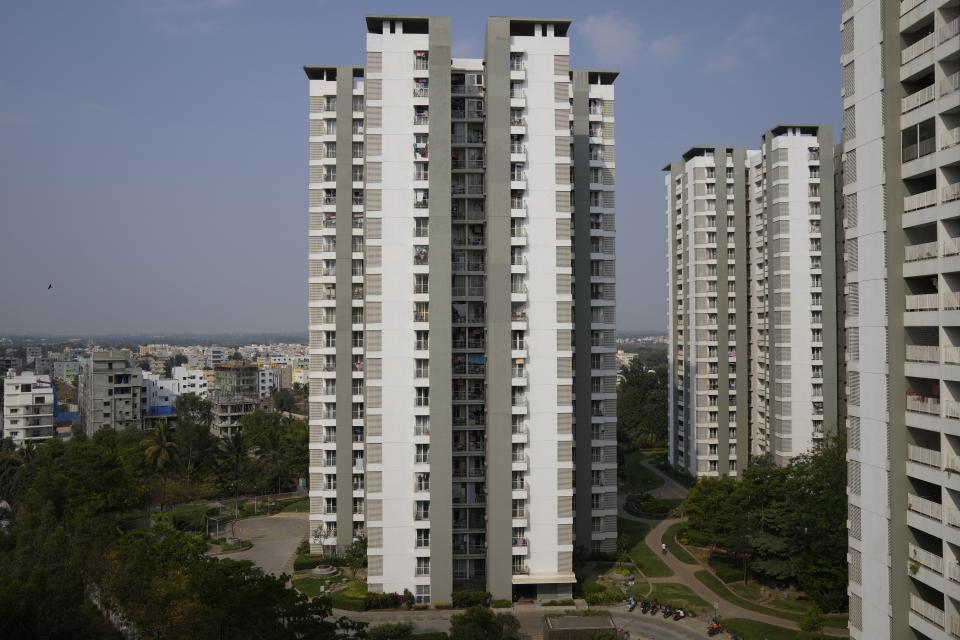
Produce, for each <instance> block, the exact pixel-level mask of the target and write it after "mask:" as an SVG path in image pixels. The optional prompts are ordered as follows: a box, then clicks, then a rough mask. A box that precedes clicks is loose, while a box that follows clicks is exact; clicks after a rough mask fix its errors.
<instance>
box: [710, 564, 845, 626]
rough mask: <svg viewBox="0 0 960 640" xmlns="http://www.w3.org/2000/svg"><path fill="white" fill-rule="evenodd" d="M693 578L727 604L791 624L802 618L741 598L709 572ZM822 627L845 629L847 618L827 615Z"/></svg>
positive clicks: (796, 614)
mask: <svg viewBox="0 0 960 640" xmlns="http://www.w3.org/2000/svg"><path fill="white" fill-rule="evenodd" d="M694 576H696V578H697V580H699V581H700V582H702V583H703V584H704V585H706V587H707V588H708V589H710V590H711V591H713V592H714V593H715V594H717V595H718V596H720V597H721V598H723V599H724V600H726V601H727V602H732V603H733V604H735V605H737V606H738V607H743V608H744V609H748V610H750V611H756V612H757V613H765V614H767V615H769V616H775V617H777V618H783V619H785V620H791V621H793V622H800V620H801V619H802V618H803V615H802V614H800V613H793V612H788V611H784V610H783V609H775V608H773V607H768V606H764V605H760V604H756V603H755V602H753V601H752V600H746V599H744V598H741V597H740V596H739V595H737V594H736V593H734V592H732V591H731V590H730V589H729V588H727V586H726V585H725V584H723V582H721V581H720V578H718V577H717V576H715V575H713V574H712V573H710V572H709V571H706V570H704V571H697V572H696V573H695V574H694ZM824 626H827V627H834V628H839V629H846V628H847V617H846V615H828V616H826V617H825V621H824Z"/></svg>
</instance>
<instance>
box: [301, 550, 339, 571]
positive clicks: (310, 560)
mask: <svg viewBox="0 0 960 640" xmlns="http://www.w3.org/2000/svg"><path fill="white" fill-rule="evenodd" d="M321 564H328V565H330V566H331V567H342V566H343V565H344V559H343V558H341V557H339V556H325V555H321V554H313V553H305V554H300V555H298V556H297V557H296V559H294V561H293V570H294V571H303V570H304V569H313V568H314V567H318V566H320V565H321Z"/></svg>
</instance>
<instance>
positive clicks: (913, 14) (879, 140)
mask: <svg viewBox="0 0 960 640" xmlns="http://www.w3.org/2000/svg"><path fill="white" fill-rule="evenodd" d="M840 6H841V14H842V15H841V59H840V61H841V66H842V78H843V88H842V95H843V108H844V111H843V144H844V160H843V162H844V171H843V175H844V179H843V198H844V201H843V212H844V227H845V228H846V255H845V267H846V273H845V277H846V281H847V284H846V287H847V308H846V326H847V354H848V361H847V378H848V385H847V386H848V394H847V396H848V402H847V414H848V416H847V432H848V448H849V450H848V459H849V462H848V473H847V476H848V494H849V517H848V529H849V551H848V558H849V563H850V565H849V567H850V568H849V593H850V632H851V637H853V638H870V639H871V640H872V639H875V638H876V639H880V640H887V639H894V638H897V639H899V638H910V639H919V638H925V639H926V638H930V639H941V638H948V637H957V636H958V635H960V564H958V561H960V534H958V530H960V485H958V484H957V481H956V477H957V476H956V475H955V473H956V472H957V471H960V436H958V434H960V431H958V425H960V422H958V420H960V333H958V331H960V316H958V314H960V258H958V255H960V145H958V142H960V91H958V88H960V38H958V32H960V7H958V6H957V4H956V3H953V2H944V1H941V0H937V1H935V0H926V1H919V0H904V1H903V2H891V1H881V0H842V1H841V3H840Z"/></svg>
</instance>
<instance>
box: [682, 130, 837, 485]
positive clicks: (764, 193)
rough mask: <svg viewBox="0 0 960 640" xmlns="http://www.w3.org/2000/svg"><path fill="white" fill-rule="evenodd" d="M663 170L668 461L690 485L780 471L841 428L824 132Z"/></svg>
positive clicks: (786, 133) (769, 139) (827, 133)
mask: <svg viewBox="0 0 960 640" xmlns="http://www.w3.org/2000/svg"><path fill="white" fill-rule="evenodd" d="M664 169H665V171H668V172H669V174H668V175H667V176H666V179H665V186H666V206H667V238H668V240H667V243H668V247H667V251H668V257H667V259H668V276H669V277H668V287H669V294H668V295H669V334H670V335H669V339H670V347H669V353H668V361H669V383H668V421H669V424H668V426H669V458H670V460H671V462H672V464H673V465H674V466H676V467H678V468H682V469H684V470H686V471H687V472H688V473H689V474H690V475H692V476H695V477H699V476H720V475H730V476H736V475H737V474H738V472H739V471H741V470H742V469H743V468H744V467H745V466H746V465H747V464H748V463H749V460H750V458H751V456H759V455H766V454H770V455H772V456H773V458H774V459H775V460H776V461H777V462H778V463H779V464H786V463H787V462H789V460H790V459H792V458H793V457H794V456H796V455H798V454H801V453H805V452H807V451H809V450H810V449H811V447H812V446H813V444H814V443H815V442H816V441H817V440H818V439H820V438H822V437H823V435H824V433H825V432H828V431H831V430H835V429H836V426H837V425H836V420H837V394H836V393H835V392H834V389H836V385H837V381H836V372H837V367H836V334H837V331H836V329H837V327H836V290H835V284H834V273H833V266H832V265H833V262H834V251H835V241H834V233H835V226H834V206H833V201H834V184H833V174H834V171H833V141H832V133H831V130H830V128H829V127H820V126H801V125H781V126H778V127H776V128H774V129H772V130H770V131H769V132H767V133H766V134H764V135H763V145H762V148H761V149H759V150H749V151H748V150H745V149H742V148H736V147H696V148H693V149H690V150H689V151H687V152H686V153H685V154H684V155H683V157H682V159H681V160H680V161H677V162H674V163H673V164H671V165H668V166H667V167H665V168H664Z"/></svg>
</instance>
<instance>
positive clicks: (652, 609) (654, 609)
mask: <svg viewBox="0 0 960 640" xmlns="http://www.w3.org/2000/svg"><path fill="white" fill-rule="evenodd" d="M658 609H660V605H658V604H657V603H656V602H654V603H653V604H652V605H650V615H652V616H655V615H657V610H658Z"/></svg>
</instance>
